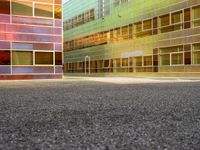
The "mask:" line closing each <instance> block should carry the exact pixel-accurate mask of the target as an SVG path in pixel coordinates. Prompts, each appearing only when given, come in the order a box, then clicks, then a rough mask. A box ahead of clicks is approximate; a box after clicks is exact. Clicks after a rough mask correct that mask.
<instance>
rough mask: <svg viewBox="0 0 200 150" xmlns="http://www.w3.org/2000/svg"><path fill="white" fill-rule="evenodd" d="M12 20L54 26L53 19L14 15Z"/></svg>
mask: <svg viewBox="0 0 200 150" xmlns="http://www.w3.org/2000/svg"><path fill="white" fill-rule="evenodd" d="M12 21H13V23H22V24H34V25H45V26H53V20H52V19H42V18H39V19H38V18H31V17H19V16H13V17H12Z"/></svg>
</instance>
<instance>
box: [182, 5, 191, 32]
mask: <svg viewBox="0 0 200 150" xmlns="http://www.w3.org/2000/svg"><path fill="white" fill-rule="evenodd" d="M190 20H191V13H190V8H187V9H185V10H184V28H185V29H188V28H190V27H191V24H190Z"/></svg>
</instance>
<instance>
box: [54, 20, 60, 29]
mask: <svg viewBox="0 0 200 150" xmlns="http://www.w3.org/2000/svg"><path fill="white" fill-rule="evenodd" d="M54 22H55V26H56V27H62V21H61V19H55V20H54Z"/></svg>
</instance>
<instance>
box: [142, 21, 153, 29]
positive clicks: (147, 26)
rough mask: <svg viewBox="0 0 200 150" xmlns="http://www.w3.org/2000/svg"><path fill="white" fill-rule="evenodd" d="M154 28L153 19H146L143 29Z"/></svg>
mask: <svg viewBox="0 0 200 150" xmlns="http://www.w3.org/2000/svg"><path fill="white" fill-rule="evenodd" d="M150 29H152V21H151V20H146V21H144V22H143V30H150Z"/></svg>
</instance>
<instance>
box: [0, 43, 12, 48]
mask: <svg viewBox="0 0 200 150" xmlns="http://www.w3.org/2000/svg"><path fill="white" fill-rule="evenodd" d="M0 49H10V42H5V41H0Z"/></svg>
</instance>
